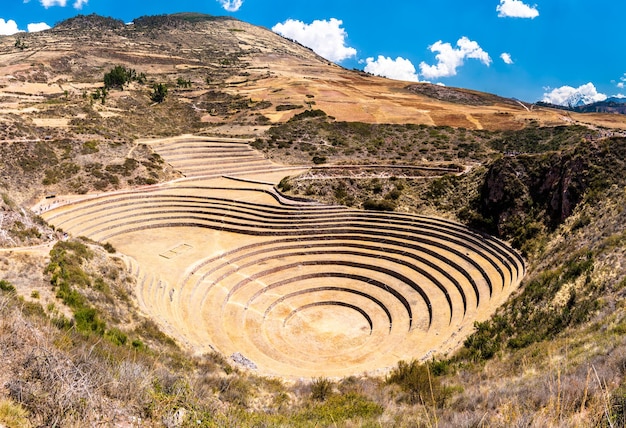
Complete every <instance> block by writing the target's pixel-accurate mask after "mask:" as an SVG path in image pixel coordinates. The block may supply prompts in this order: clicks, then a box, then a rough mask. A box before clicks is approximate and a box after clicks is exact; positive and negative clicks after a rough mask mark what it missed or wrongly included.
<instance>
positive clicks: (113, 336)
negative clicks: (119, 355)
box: [104, 328, 128, 346]
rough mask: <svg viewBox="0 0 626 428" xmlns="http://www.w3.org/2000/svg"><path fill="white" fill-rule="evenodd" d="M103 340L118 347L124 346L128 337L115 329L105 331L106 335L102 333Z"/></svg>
mask: <svg viewBox="0 0 626 428" xmlns="http://www.w3.org/2000/svg"><path fill="white" fill-rule="evenodd" d="M104 338H105V339H107V340H108V341H109V342H111V343H112V344H114V345H118V346H124V345H126V343H127V342H128V336H126V334H124V333H123V332H122V331H121V330H119V329H117V328H113V329H111V330H107V331H106V333H104Z"/></svg>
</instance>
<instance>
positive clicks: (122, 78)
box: [104, 65, 137, 89]
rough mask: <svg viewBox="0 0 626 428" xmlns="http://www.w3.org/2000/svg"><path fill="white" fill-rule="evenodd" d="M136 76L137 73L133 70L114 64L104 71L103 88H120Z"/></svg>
mask: <svg viewBox="0 0 626 428" xmlns="http://www.w3.org/2000/svg"><path fill="white" fill-rule="evenodd" d="M136 77H137V73H136V72H135V70H133V69H129V68H126V67H124V66H122V65H116V66H115V67H113V68H112V69H111V70H110V71H109V72H108V73H105V75H104V86H105V88H119V89H122V88H123V87H124V85H125V84H126V83H129V82H131V81H132V80H134V79H135V78H136Z"/></svg>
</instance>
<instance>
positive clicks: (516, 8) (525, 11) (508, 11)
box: [496, 0, 539, 19]
mask: <svg viewBox="0 0 626 428" xmlns="http://www.w3.org/2000/svg"><path fill="white" fill-rule="evenodd" d="M496 10H497V11H498V16H499V17H500V18H531V19H533V18H536V17H538V16H539V11H538V10H537V5H534V6H528V5H527V4H525V3H524V2H522V1H521V0H500V4H499V5H498V6H497V7H496Z"/></svg>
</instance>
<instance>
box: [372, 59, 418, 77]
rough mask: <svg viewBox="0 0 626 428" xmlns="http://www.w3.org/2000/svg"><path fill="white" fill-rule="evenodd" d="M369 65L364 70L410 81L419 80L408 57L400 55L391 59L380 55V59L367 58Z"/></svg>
mask: <svg viewBox="0 0 626 428" xmlns="http://www.w3.org/2000/svg"><path fill="white" fill-rule="evenodd" d="M365 62H366V63H367V65H366V66H365V68H364V70H365V71H366V72H368V73H372V74H375V75H377V76H383V77H388V78H389V79H394V80H407V81H409V82H418V81H419V79H418V77H417V73H416V72H415V66H414V65H413V63H412V62H411V61H409V60H408V59H404V58H402V57H398V58H396V59H391V58H388V57H384V56H382V55H378V59H376V60H374V58H367V59H366V60H365Z"/></svg>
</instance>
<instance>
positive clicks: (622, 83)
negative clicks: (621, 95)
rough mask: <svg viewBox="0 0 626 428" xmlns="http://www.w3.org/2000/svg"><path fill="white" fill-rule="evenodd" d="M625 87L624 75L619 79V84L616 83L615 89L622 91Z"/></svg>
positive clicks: (625, 76) (625, 74) (625, 79)
mask: <svg viewBox="0 0 626 428" xmlns="http://www.w3.org/2000/svg"><path fill="white" fill-rule="evenodd" d="M625 86H626V73H624V75H623V76H622V77H620V78H619V82H617V87H618V88H620V89H624V87H625Z"/></svg>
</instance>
